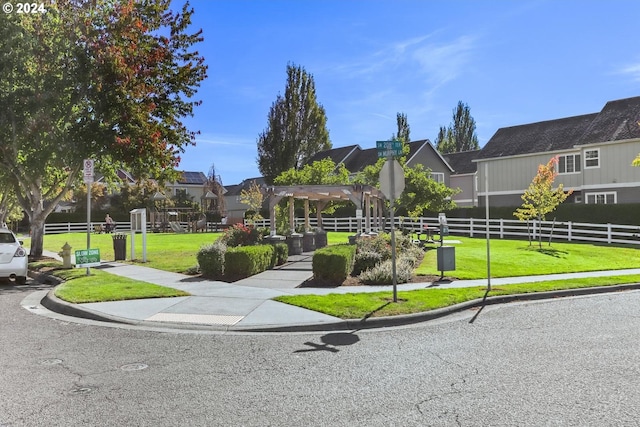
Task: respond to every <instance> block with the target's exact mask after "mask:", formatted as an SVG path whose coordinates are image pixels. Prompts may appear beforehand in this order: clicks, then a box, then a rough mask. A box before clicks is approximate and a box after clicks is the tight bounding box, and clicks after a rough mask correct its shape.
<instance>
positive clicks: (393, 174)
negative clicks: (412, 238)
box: [376, 141, 405, 302]
mask: <svg viewBox="0 0 640 427" xmlns="http://www.w3.org/2000/svg"><path fill="white" fill-rule="evenodd" d="M376 147H377V148H378V157H379V158H385V157H386V158H387V161H386V162H385V163H384V165H383V166H382V170H381V171H380V191H382V193H383V194H384V195H385V196H386V197H387V198H388V199H389V211H390V212H389V217H390V219H391V273H392V283H393V302H398V275H397V271H396V233H395V207H394V204H395V200H396V199H397V198H398V196H400V194H401V193H402V191H403V190H404V185H405V183H404V170H403V169H402V166H401V165H400V163H398V161H397V160H395V159H393V157H394V156H401V155H402V142H401V141H376Z"/></svg>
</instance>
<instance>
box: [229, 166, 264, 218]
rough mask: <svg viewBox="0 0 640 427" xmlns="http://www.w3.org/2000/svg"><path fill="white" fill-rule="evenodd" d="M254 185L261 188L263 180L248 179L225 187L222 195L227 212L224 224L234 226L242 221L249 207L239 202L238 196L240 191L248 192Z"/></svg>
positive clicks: (260, 178)
mask: <svg viewBox="0 0 640 427" xmlns="http://www.w3.org/2000/svg"><path fill="white" fill-rule="evenodd" d="M254 182H255V183H256V184H257V185H258V187H263V186H264V185H266V184H265V180H264V178H263V177H256V178H248V179H245V180H244V181H242V182H241V183H240V184H235V185H226V186H225V189H226V190H227V191H226V192H225V193H224V200H225V205H226V210H227V216H226V218H227V219H226V223H227V224H235V223H239V222H240V223H241V222H243V221H244V214H245V212H246V211H247V209H249V206H247V205H246V204H244V203H242V202H241V201H240V195H241V193H242V190H249V188H250V187H251V185H252V184H253V183H254Z"/></svg>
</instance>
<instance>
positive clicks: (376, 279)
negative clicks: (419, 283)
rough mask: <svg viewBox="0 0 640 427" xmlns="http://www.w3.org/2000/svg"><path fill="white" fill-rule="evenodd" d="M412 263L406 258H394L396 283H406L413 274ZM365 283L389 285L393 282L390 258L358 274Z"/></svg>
mask: <svg viewBox="0 0 640 427" xmlns="http://www.w3.org/2000/svg"><path fill="white" fill-rule="evenodd" d="M413 268H414V266H413V264H412V262H411V260H409V259H407V258H400V259H398V260H396V280H397V283H407V282H408V281H409V280H410V279H411V275H412V274H413ZM358 277H359V278H360V280H362V283H364V284H365V285H391V284H393V266H392V265H391V260H390V259H389V260H386V261H384V262H381V263H380V264H378V265H376V266H375V267H373V268H371V269H369V270H366V271H363V272H362V273H361V274H360V276H358Z"/></svg>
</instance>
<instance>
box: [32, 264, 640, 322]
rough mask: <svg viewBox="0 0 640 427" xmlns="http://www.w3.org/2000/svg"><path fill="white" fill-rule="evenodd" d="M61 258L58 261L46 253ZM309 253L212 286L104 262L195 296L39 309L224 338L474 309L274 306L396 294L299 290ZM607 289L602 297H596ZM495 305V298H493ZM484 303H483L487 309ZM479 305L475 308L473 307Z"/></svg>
mask: <svg viewBox="0 0 640 427" xmlns="http://www.w3.org/2000/svg"><path fill="white" fill-rule="evenodd" d="M46 255H47V256H51V257H55V258H57V257H58V256H57V254H53V253H47V254H46ZM311 257H312V254H311V253H305V254H302V255H298V256H292V257H290V258H289V260H288V262H287V263H286V264H284V265H283V266H280V267H278V268H276V269H273V270H269V271H265V272H263V273H260V274H257V275H255V276H252V277H249V278H246V279H242V280H239V281H237V282H234V283H226V282H221V281H214V280H207V279H202V278H200V277H194V276H187V275H183V274H179V273H171V272H166V271H161V270H156V269H153V268H149V267H144V266H140V265H131V264H126V263H120V262H103V263H102V265H101V266H100V267H97V268H100V269H103V270H104V271H107V272H109V273H111V274H116V275H119V276H124V277H128V278H131V279H136V280H141V281H144V282H149V283H154V284H158V285H161V286H167V287H171V288H175V289H180V290H183V291H186V292H188V293H190V294H191V296H188V297H177V298H154V299H140V300H128V301H114V302H101V303H89V304H69V303H66V302H64V301H61V300H58V299H57V298H55V296H53V292H49V293H47V295H46V296H45V297H44V299H43V300H42V305H43V306H45V307H47V308H48V309H50V310H52V311H56V312H58V313H62V314H67V315H72V316H76V317H84V318H90V319H95V320H103V321H111V322H120V323H128V324H138V325H153V326H165V327H173V328H190V329H200V328H205V329H213V330H222V331H323V330H352V329H359V328H371V327H385V326H393V325H400V324H409V323H415V322H420V321H424V320H429V319H431V318H436V317H441V316H443V315H446V314H449V313H452V312H455V311H460V310H463V309H466V308H468V307H471V306H473V304H463V305H459V306H455V307H449V308H447V309H442V310H434V311H432V312H428V313H418V314H414V315H407V316H394V317H386V318H369V319H364V320H359V319H358V320H348V321H347V320H343V319H340V318H337V317H333V316H328V315H325V314H322V313H318V312H315V311H311V310H306V309H303V308H298V307H294V306H291V305H288V304H283V303H279V302H275V301H272V300H271V298H273V297H276V296H280V295H295V294H306V295H310V294H315V295H324V294H329V293H356V292H380V291H388V292H390V293H391V292H392V290H393V287H392V286H349V287H338V288H299V287H298V286H300V285H301V284H302V283H303V282H304V281H306V280H307V279H309V278H311V277H312V267H311ZM629 274H640V269H628V270H615V271H597V272H589V273H569V274H554V275H546V276H527V277H512V278H501V279H492V280H491V284H492V286H498V285H500V286H502V285H507V284H517V283H526V282H535V281H542V280H561V279H572V278H584V277H601V276H614V275H629ZM486 285H487V280H486V279H481V280H459V281H453V282H446V281H443V282H424V283H408V284H402V285H398V287H397V290H398V291H406V290H413V289H428V288H459V287H473V286H486ZM636 286H638V287H639V288H640V285H624V286H622V287H607V288H606V289H603V288H590V289H587V290H585V289H581V290H573V291H560V292H556V293H544V294H537V295H533V294H529V295H519V296H510V298H507V297H504V298H501V300H505V301H509V300H516V299H517V300H522V299H531V298H536V299H539V298H541V297H553V296H563V295H576V294H584V293H593V292H602V291H603V290H606V291H611V290H616V289H621V288H624V289H634V288H636ZM599 289H603V290H599ZM492 298H494V297H492ZM485 303H486V301H485ZM474 304H475V305H478V301H476V302H474Z"/></svg>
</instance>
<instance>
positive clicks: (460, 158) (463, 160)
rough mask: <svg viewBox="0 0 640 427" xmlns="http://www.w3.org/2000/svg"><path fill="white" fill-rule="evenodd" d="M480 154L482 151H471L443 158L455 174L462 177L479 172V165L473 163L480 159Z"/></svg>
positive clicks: (447, 155) (446, 155) (451, 154)
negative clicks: (462, 175)
mask: <svg viewBox="0 0 640 427" xmlns="http://www.w3.org/2000/svg"><path fill="white" fill-rule="evenodd" d="M479 154H480V150H470V151H461V152H459V153H449V154H445V155H443V157H444V159H445V160H446V161H447V163H449V166H451V168H452V169H453V171H454V174H456V175H461V174H466V173H474V172H476V171H477V169H478V165H477V164H476V163H474V162H473V161H474V160H475V159H476V158H478V155H479Z"/></svg>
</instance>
